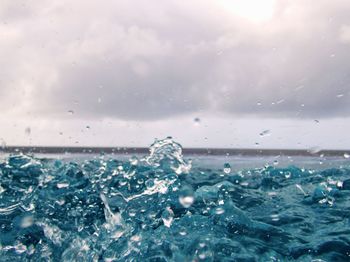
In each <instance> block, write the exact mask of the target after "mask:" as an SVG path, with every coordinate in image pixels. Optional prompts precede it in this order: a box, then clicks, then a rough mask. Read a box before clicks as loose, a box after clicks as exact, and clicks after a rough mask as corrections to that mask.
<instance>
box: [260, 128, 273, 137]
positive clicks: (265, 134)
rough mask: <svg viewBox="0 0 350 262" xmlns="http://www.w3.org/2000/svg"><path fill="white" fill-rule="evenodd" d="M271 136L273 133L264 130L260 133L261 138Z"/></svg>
mask: <svg viewBox="0 0 350 262" xmlns="http://www.w3.org/2000/svg"><path fill="white" fill-rule="evenodd" d="M269 135H271V131H270V130H264V131H262V132H261V133H260V136H261V137H265V136H269Z"/></svg>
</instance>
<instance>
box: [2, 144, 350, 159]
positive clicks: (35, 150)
mask: <svg viewBox="0 0 350 262" xmlns="http://www.w3.org/2000/svg"><path fill="white" fill-rule="evenodd" d="M148 152H149V149H148V148H146V147H44V146H37V147H35V146H7V147H4V148H0V153H24V154H30V153H32V154H65V153H71V154H101V153H104V154H126V155H129V154H147V153H148ZM183 154H184V155H208V156H224V155H230V156H235V155H236V156H239V155H242V156H269V155H270V156H276V155H283V156H321V155H323V156H334V157H336V156H344V154H349V155H350V150H321V151H317V152H315V151H312V150H302V149H247V148H184V149H183Z"/></svg>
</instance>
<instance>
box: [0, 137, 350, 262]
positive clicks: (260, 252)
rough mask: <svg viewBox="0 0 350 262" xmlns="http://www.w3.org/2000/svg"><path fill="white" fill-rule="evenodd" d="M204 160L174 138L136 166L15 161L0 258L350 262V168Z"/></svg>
mask: <svg viewBox="0 0 350 262" xmlns="http://www.w3.org/2000/svg"><path fill="white" fill-rule="evenodd" d="M198 161H199V162H198ZM198 161H197V162H198V163H197V164H196V165H195V166H192V163H191V161H190V160H187V159H184V157H183V155H182V147H181V145H180V144H178V143H176V142H175V141H174V140H173V139H171V138H166V139H163V140H157V141H155V143H154V144H153V145H152V146H151V147H150V153H149V155H146V156H145V157H141V158H137V157H131V158H130V159H129V160H121V159H116V158H112V157H107V156H97V157H95V158H93V159H84V160H83V161H77V160H74V159H73V158H72V159H68V160H67V159H66V160H60V159H58V158H36V157H35V156H29V155H21V154H20V155H11V156H9V157H7V158H6V159H4V160H3V162H1V163H0V258H1V261H11V260H12V261H13V260H15V261H18V260H21V261H286V260H301V261H312V260H314V261H323V260H324V261H336V260H337V261H345V260H348V259H349V256H350V229H349V223H350V216H349V214H350V204H349V203H350V201H349V200H350V176H349V174H350V169H349V168H348V167H346V166H342V167H337V168H328V169H324V170H314V169H305V168H301V167H298V166H297V164H298V163H294V164H295V166H290V167H286V168H280V167H278V166H274V165H272V166H269V165H268V166H263V167H261V168H251V169H244V170H243V169H242V170H239V171H233V169H231V166H230V165H229V164H228V163H227V164H225V165H224V166H223V167H222V168H216V167H214V166H213V167H212V168H210V167H208V163H206V165H205V166H201V162H200V160H198ZM233 164H234V163H233Z"/></svg>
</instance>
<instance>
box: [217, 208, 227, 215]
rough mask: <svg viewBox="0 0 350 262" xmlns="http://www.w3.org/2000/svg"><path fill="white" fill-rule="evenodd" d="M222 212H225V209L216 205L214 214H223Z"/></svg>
mask: <svg viewBox="0 0 350 262" xmlns="http://www.w3.org/2000/svg"><path fill="white" fill-rule="evenodd" d="M223 213H225V209H223V208H222V207H217V208H216V209H215V214H217V215H221V214H223Z"/></svg>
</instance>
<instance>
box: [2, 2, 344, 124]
mask: <svg viewBox="0 0 350 262" xmlns="http://www.w3.org/2000/svg"><path fill="white" fill-rule="evenodd" d="M11 3H12V4H11V5H12V7H11V8H7V9H2V11H0V13H1V14H2V15H3V16H4V17H6V21H8V22H7V24H6V25H3V26H2V27H4V28H6V30H7V31H8V34H11V36H10V37H6V36H1V35H0V40H1V42H0V43H1V44H3V45H4V48H2V50H1V51H0V54H1V56H2V57H4V58H5V60H3V59H2V60H1V62H0V64H1V67H2V68H6V70H4V72H5V73H3V76H4V77H3V78H2V83H3V85H2V87H1V88H0V94H1V98H0V99H1V100H4V101H6V100H8V98H7V96H6V93H7V92H6V90H9V89H10V87H11V86H13V85H14V84H11V81H15V83H16V88H17V91H11V92H13V93H14V95H15V96H16V95H17V98H18V100H19V101H22V104H23V105H24V108H25V109H23V110H30V111H33V112H36V113H40V114H43V115H47V114H49V115H52V114H57V115H58V116H59V115H61V114H62V113H65V112H67V110H70V109H74V110H75V111H76V112H77V115H78V116H80V117H86V118H89V117H92V118H100V117H116V118H126V119H158V118H165V117H169V116H173V115H178V114H185V113H190V112H198V111H213V112H218V113H223V114H234V115H239V114H250V115H258V116H259V115H262V116H276V117H285V116H287V117H332V116H340V115H342V116H344V115H345V116H346V115H349V113H350V92H349V91H350V86H349V85H350V84H349V83H350V69H349V68H350V67H349V66H350V62H349V61H350V40H349V35H350V34H349V32H350V31H349V30H348V29H349V27H350V18H349V16H348V14H349V12H350V4H349V3H348V2H347V1H342V0H338V1H318V3H317V7H315V4H314V3H313V2H312V1H302V0H300V1H279V2H278V3H277V6H276V12H275V15H274V18H273V19H272V20H271V21H268V22H267V23H266V24H264V23H262V24H254V23H250V22H249V21H246V20H244V19H242V18H239V17H234V16H233V15H229V14H227V13H224V12H222V10H220V8H215V4H213V3H212V2H210V1H196V0H193V1H188V3H185V4H179V3H178V1H170V0H169V1H162V2H161V3H157V4H149V2H148V1H147V2H146V1H138V2H137V5H136V7H135V3H134V2H132V1H130V2H128V3H126V2H124V1H111V2H107V3H105V4H101V2H98V1H96V2H94V1H91V2H89V3H87V4H86V3H85V2H81V1H76V2H74V3H71V2H70V1H67V2H56V3H53V2H52V3H50V4H48V3H44V2H41V5H40V6H41V7H40V8H39V6H36V7H35V8H28V9H25V11H16V10H17V9H16V8H14V5H15V6H18V5H20V2H17V1H16V4H13V1H12V2H11ZM38 10H39V11H38ZM13 44H14V45H13ZM3 61H6V62H3ZM23 92H24V93H26V94H27V95H23ZM18 103H19V102H18Z"/></svg>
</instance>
